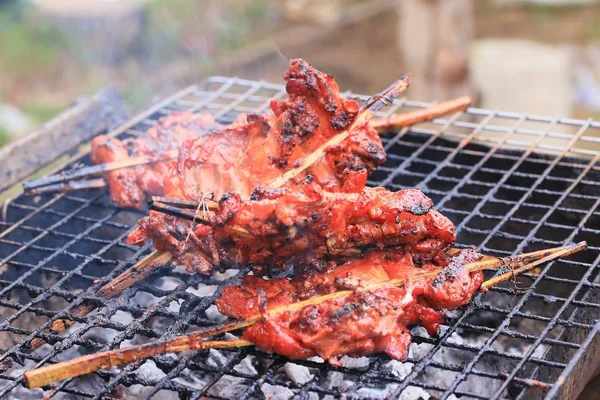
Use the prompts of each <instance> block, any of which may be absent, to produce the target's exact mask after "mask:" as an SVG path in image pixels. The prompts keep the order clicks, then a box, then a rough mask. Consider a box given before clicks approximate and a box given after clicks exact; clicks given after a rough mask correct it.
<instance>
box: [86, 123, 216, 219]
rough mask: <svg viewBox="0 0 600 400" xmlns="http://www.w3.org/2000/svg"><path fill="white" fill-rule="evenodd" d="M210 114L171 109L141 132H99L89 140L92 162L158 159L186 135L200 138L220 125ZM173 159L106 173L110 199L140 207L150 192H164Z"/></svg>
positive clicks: (172, 150) (178, 144)
mask: <svg viewBox="0 0 600 400" xmlns="http://www.w3.org/2000/svg"><path fill="white" fill-rule="evenodd" d="M219 126H220V125H219V124H217V123H216V122H215V120H214V118H213V117H212V116H211V115H210V114H191V113H179V112H174V113H172V114H171V115H169V116H167V117H163V118H161V119H159V120H158V121H157V123H156V125H154V126H153V127H152V128H150V129H149V130H148V131H147V132H146V133H145V134H144V135H141V136H137V137H134V138H128V139H123V140H120V139H118V138H109V137H108V136H106V135H100V136H97V137H95V138H94V139H93V140H92V149H91V159H92V163H94V164H104V163H111V162H115V161H125V160H127V159H129V158H134V157H144V156H145V157H149V158H152V159H157V158H160V157H164V156H165V155H167V154H168V153H169V152H171V153H172V152H176V151H177V149H178V147H179V146H180V145H181V144H182V143H183V142H184V141H185V139H187V138H189V137H201V136H204V135H206V134H207V133H208V132H210V131H213V130H215V129H218V128H219ZM175 165H176V163H175V162H174V161H161V162H156V163H154V164H142V165H138V166H135V167H129V168H122V169H118V170H115V171H111V172H108V173H107V174H106V175H107V176H106V180H107V183H108V187H109V191H110V196H111V198H112V200H113V201H114V202H115V203H116V204H117V205H118V206H120V207H132V208H141V207H142V205H143V204H144V201H145V200H146V197H147V196H149V195H161V194H163V193H164V184H163V181H164V177H165V176H167V175H168V174H169V173H170V171H171V170H172V169H174V168H175Z"/></svg>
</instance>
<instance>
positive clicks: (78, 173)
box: [23, 151, 177, 193]
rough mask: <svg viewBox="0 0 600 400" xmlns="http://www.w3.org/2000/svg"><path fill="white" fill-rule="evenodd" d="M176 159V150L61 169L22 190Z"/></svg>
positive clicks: (25, 183)
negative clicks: (154, 156) (152, 155)
mask: <svg viewBox="0 0 600 400" xmlns="http://www.w3.org/2000/svg"><path fill="white" fill-rule="evenodd" d="M175 159H177V152H174V151H169V152H166V153H165V154H163V155H161V156H160V157H157V158H150V157H134V158H128V159H126V160H123V161H115V162H111V163H105V164H98V165H93V166H90V167H84V168H78V169H74V170H71V171H63V172H61V173H58V174H55V175H49V176H45V177H43V178H40V179H36V180H33V181H28V182H24V183H23V190H24V191H25V192H26V193H30V192H31V191H32V190H34V189H37V188H40V187H43V186H49V185H54V184H58V183H61V182H68V181H73V180H77V179H82V178H88V177H91V176H96V175H100V174H103V173H105V172H110V171H116V170H118V169H123V168H129V167H135V166H137V165H142V164H151V163H155V162H161V161H171V160H175Z"/></svg>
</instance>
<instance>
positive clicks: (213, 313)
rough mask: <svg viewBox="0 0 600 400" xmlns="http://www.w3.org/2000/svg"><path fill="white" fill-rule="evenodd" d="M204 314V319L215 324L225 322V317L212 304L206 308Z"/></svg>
mask: <svg viewBox="0 0 600 400" xmlns="http://www.w3.org/2000/svg"><path fill="white" fill-rule="evenodd" d="M204 313H205V314H206V318H208V319H210V320H211V321H215V322H225V321H227V317H226V316H224V315H223V314H221V313H220V312H219V309H218V308H217V306H215V305H214V304H213V305H212V306H210V307H208V308H207V309H206V310H205V311H204Z"/></svg>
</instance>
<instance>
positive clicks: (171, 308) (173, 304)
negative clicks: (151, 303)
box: [166, 300, 183, 313]
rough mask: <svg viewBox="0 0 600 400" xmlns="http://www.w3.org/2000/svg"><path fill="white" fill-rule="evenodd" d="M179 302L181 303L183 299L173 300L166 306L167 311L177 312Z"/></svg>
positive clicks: (179, 306)
mask: <svg viewBox="0 0 600 400" xmlns="http://www.w3.org/2000/svg"><path fill="white" fill-rule="evenodd" d="M181 303H183V300H173V301H172V302H170V303H169V305H168V306H167V307H166V308H167V311H170V312H174V313H177V312H179V309H180V308H181Z"/></svg>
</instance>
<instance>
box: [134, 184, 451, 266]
mask: <svg viewBox="0 0 600 400" xmlns="http://www.w3.org/2000/svg"><path fill="white" fill-rule="evenodd" d="M309 177H310V176H308V177H307V178H309ZM306 180H308V181H310V179H306ZM251 198H252V200H248V201H242V200H241V198H240V196H239V195H238V194H235V193H228V194H226V195H224V196H223V197H222V198H221V199H220V201H219V202H218V203H216V202H211V204H212V207H213V210H212V211H206V210H203V211H202V212H199V213H197V214H196V216H195V217H194V218H196V219H197V220H203V221H201V222H202V223H200V224H197V225H196V226H193V225H192V224H191V223H190V222H189V221H186V220H183V219H180V218H175V217H173V216H170V215H166V214H161V213H155V215H154V217H150V218H145V219H142V220H141V221H140V222H139V223H138V227H137V228H136V229H135V230H134V231H133V232H132V233H131V234H130V235H129V237H128V240H129V242H130V243H133V244H135V243H142V242H143V241H144V240H145V239H152V240H153V241H154V245H155V247H156V248H157V249H159V250H161V251H169V252H171V253H172V254H173V255H174V257H175V259H176V260H178V261H179V262H180V263H181V264H184V265H186V266H187V267H188V268H189V269H190V270H195V271H198V272H202V273H207V272H210V270H211V267H210V266H211V265H212V266H214V265H218V266H221V267H229V266H231V265H237V264H242V265H253V266H254V267H255V271H256V272H268V269H274V268H283V267H285V266H286V265H290V264H297V265H309V264H310V265H313V266H317V267H318V266H319V264H320V263H322V262H323V261H324V260H327V259H332V258H335V257H336V255H348V254H349V253H350V254H353V255H355V256H356V255H357V253H356V252H358V254H360V252H361V251H362V250H364V249H367V248H370V247H379V248H383V247H398V246H401V247H402V248H403V249H405V250H406V251H407V252H408V253H409V254H411V256H412V257H413V258H414V259H415V261H417V262H419V263H423V262H429V261H432V260H433V261H434V262H437V263H441V262H443V259H444V257H445V251H446V250H447V249H448V248H449V247H450V245H451V244H452V243H453V242H454V241H455V239H456V236H455V230H454V226H453V224H452V222H451V221H450V220H448V219H447V218H445V217H444V216H442V215H441V214H440V213H438V212H437V211H435V210H434V209H433V208H432V207H433V203H432V201H431V199H429V198H428V197H426V196H425V195H424V194H423V193H422V192H421V191H419V190H418V189H407V190H401V191H397V192H390V191H388V190H386V189H384V188H367V187H366V188H364V189H363V191H362V192H361V193H340V192H334V193H332V192H328V191H326V190H324V189H322V188H321V186H320V185H318V184H316V183H314V182H310V183H308V182H307V183H303V184H298V185H296V186H294V187H292V188H281V189H274V190H265V189H260V188H259V189H257V190H255V191H254V193H253V195H252V196H251ZM191 217H192V216H190V219H191ZM159 218H160V219H161V220H160V221H159ZM177 236H180V237H185V238H186V239H187V240H186V241H182V240H181V239H178V238H177ZM353 251H354V252H353ZM190 252H192V253H195V254H193V255H190V254H189V253H190ZM208 260H210V261H208ZM267 267H268V268H267Z"/></svg>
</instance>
